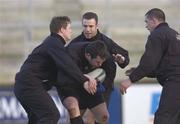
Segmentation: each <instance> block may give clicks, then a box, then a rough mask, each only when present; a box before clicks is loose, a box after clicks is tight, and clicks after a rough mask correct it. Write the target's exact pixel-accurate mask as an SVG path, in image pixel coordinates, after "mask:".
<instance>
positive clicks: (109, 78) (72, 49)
mask: <svg viewBox="0 0 180 124" xmlns="http://www.w3.org/2000/svg"><path fill="white" fill-rule="evenodd" d="M88 43H89V42H79V43H71V44H69V45H68V46H67V47H66V49H67V52H68V54H69V55H70V56H71V57H72V58H73V60H74V62H75V63H76V64H77V65H78V67H79V68H80V70H81V71H82V72H83V73H84V74H87V73H89V72H91V71H93V70H94V69H95V68H92V66H91V65H90V64H89V62H88V61H87V59H86V58H85V46H86V45H87V44H88ZM99 68H102V69H103V70H104V71H105V73H106V76H105V80H104V82H103V84H104V86H105V87H106V88H107V87H109V86H112V83H113V82H114V78H115V76H116V65H115V63H114V62H113V60H112V58H111V57H109V58H107V59H106V61H105V62H104V63H103V64H102V66H101V67H99ZM62 75H64V74H63V73H62V72H60V73H58V77H62ZM65 76H66V75H64V76H63V77H65ZM64 79H65V78H64ZM62 82H64V84H66V82H73V80H71V79H69V78H68V77H67V79H65V80H64V81H62ZM112 88H113V87H112Z"/></svg>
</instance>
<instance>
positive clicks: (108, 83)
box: [102, 58, 116, 89]
mask: <svg viewBox="0 0 180 124" xmlns="http://www.w3.org/2000/svg"><path fill="white" fill-rule="evenodd" d="M102 68H103V70H104V71H105V73H106V76H105V79H104V82H103V85H104V86H105V88H106V89H108V88H113V87H114V78H115V76H116V64H115V62H114V60H113V59H112V58H108V59H107V60H106V61H105V62H104V63H103V65H102Z"/></svg>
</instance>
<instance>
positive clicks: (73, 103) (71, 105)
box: [63, 96, 79, 108]
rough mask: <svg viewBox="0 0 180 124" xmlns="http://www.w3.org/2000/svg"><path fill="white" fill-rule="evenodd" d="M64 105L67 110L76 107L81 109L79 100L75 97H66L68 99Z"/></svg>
mask: <svg viewBox="0 0 180 124" xmlns="http://www.w3.org/2000/svg"><path fill="white" fill-rule="evenodd" d="M63 105H64V106H65V107H66V108H76V107H78V108H79V105H78V100H77V98H76V97H74V96H69V97H66V98H65V99H64V100H63Z"/></svg>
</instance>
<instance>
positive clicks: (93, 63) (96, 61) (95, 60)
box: [88, 56, 105, 68]
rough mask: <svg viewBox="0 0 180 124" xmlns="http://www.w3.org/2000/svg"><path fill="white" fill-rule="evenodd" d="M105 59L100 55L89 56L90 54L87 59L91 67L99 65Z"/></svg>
mask: <svg viewBox="0 0 180 124" xmlns="http://www.w3.org/2000/svg"><path fill="white" fill-rule="evenodd" d="M104 61H105V59H102V58H101V57H99V56H97V57H96V58H91V56H90V57H89V59H88V62H89V64H90V65H91V66H92V67H93V68H98V67H101V66H102V64H103V62H104Z"/></svg>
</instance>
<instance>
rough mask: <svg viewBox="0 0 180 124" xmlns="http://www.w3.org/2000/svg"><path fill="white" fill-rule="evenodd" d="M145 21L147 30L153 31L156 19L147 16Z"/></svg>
mask: <svg viewBox="0 0 180 124" xmlns="http://www.w3.org/2000/svg"><path fill="white" fill-rule="evenodd" d="M145 23H146V28H147V30H149V31H150V32H152V31H153V30H154V29H155V27H156V21H155V20H154V18H147V17H145Z"/></svg>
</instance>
